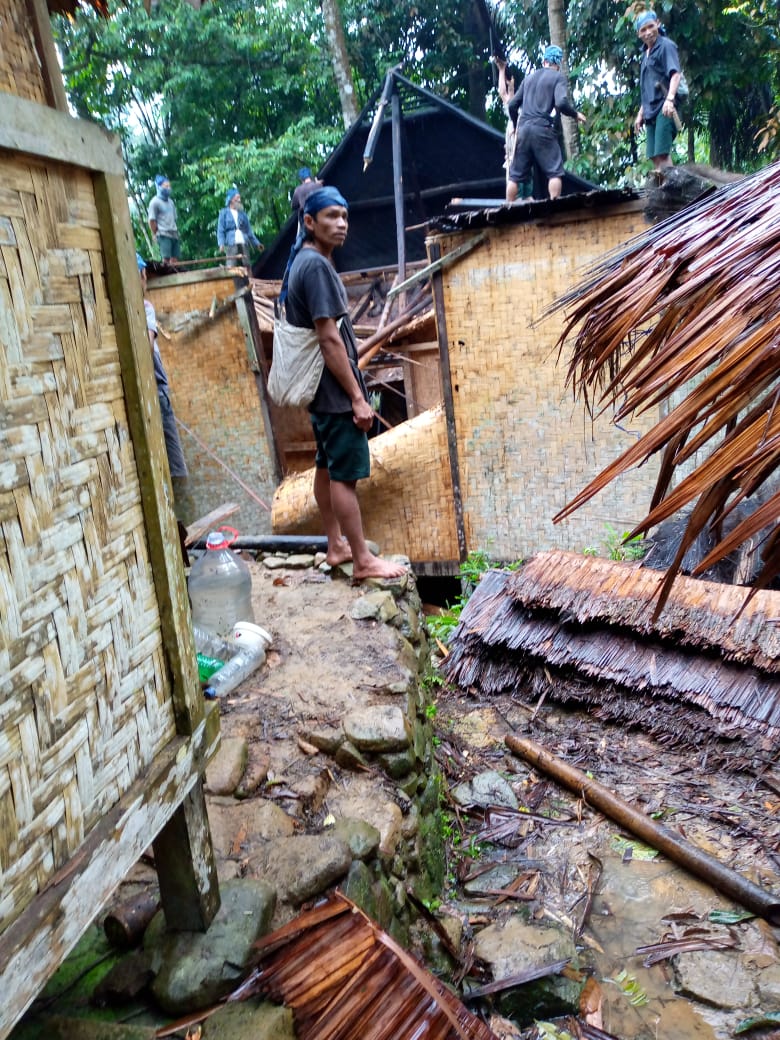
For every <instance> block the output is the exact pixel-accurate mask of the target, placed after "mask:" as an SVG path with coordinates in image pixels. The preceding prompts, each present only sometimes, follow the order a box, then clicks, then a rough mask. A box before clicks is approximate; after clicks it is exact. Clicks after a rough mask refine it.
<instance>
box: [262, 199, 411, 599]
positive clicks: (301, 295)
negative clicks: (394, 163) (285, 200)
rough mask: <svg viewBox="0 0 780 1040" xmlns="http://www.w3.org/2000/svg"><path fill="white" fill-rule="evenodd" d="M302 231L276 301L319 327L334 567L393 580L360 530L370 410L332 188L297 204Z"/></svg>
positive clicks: (341, 216) (321, 461) (323, 486)
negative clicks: (341, 272)
mask: <svg viewBox="0 0 780 1040" xmlns="http://www.w3.org/2000/svg"><path fill="white" fill-rule="evenodd" d="M303 225H304V236H305V237H303V236H302V237H300V238H299V240H298V241H297V242H296V244H295V246H294V247H293V253H292V256H291V262H290V264H288V269H287V272H286V273H285V278H284V281H283V283H282V293H281V299H282V301H283V303H284V306H285V308H286V312H287V320H288V322H289V323H290V324H291V325H297V326H299V327H301V328H309V329H316V330H317V338H318V340H319V345H320V350H321V351H322V356H323V358H324V361H325V368H324V370H323V373H322V377H321V379H320V384H319V386H318V388H317V393H316V394H315V396H314V400H313V401H312V403H311V404H310V405H309V412H310V413H311V424H312V427H313V429H314V437H315V440H316V443H317V455H316V458H315V467H316V469H315V476H314V498H315V500H316V502H317V506H318V508H319V511H320V514H321V515H322V521H323V525H324V528H325V534H326V536H327V539H328V551H327V555H326V561H327V563H329V564H330V565H331V566H332V567H335V566H338V565H339V564H341V563H346V562H348V561H349V560H351V561H352V573H353V576H354V577H355V578H357V579H360V578H398V577H400V576H401V575H402V574H403V573H404V572H405V571H406V568H405V567H404V566H402V565H401V564H397V563H391V562H390V561H389V560H383V559H381V558H380V557H378V556H374V554H373V553H372V552H371V550H370V549H369V548H368V545H367V543H366V538H365V535H364V533H363V520H362V517H361V515H360V505H359V503H358V497H357V490H356V487H357V482H358V480H361V479H363V478H365V477H367V476H368V475H369V472H370V455H369V451H368V438H367V436H366V434H367V432H368V430H370V429H371V426H372V424H373V422H374V412H373V409H372V408H371V405H370V404H369V403H368V393H367V392H366V384H365V382H364V380H363V374H362V373H361V371H360V369H359V368H358V352H357V342H356V340H355V333H354V330H353V328H352V323H351V321H350V319H349V306H348V301H347V293H346V290H345V288H344V285H343V283H342V281H341V279H340V278H339V276H338V274H337V273H336V268H335V267H334V266H333V262H332V259H331V258H332V256H333V251H334V249H336V248H337V247H338V246H341V245H343V244H344V241H345V239H346V237H347V227H348V206H347V202H346V199H344V197H343V196H342V195H341V193H340V192H339V191H338V189H337V188H333V187H330V186H329V187H324V188H319V189H318V190H317V191H315V192H312V194H311V195H309V196H308V198H307V199H306V202H305V204H304V207H303Z"/></svg>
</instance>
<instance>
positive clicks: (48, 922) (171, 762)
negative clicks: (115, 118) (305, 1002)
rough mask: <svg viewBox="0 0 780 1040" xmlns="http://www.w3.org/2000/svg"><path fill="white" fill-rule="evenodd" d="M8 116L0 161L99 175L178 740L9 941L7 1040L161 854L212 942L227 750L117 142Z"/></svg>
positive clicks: (18, 107)
mask: <svg viewBox="0 0 780 1040" xmlns="http://www.w3.org/2000/svg"><path fill="white" fill-rule="evenodd" d="M2 104H3V119H2V121H0V149H4V150H6V151H7V152H9V153H11V155H12V156H19V157H20V158H22V157H30V158H32V159H33V160H37V161H39V162H40V161H41V160H43V161H45V162H46V164H47V165H51V164H65V165H66V166H67V167H70V168H72V169H76V170H78V171H81V172H83V171H87V172H88V173H89V174H90V176H91V180H92V185H93V189H94V199H95V204H96V207H97V212H98V218H99V230H96V231H95V235H96V236H97V239H98V240H99V242H100V245H101V248H102V254H103V259H104V266H105V275H106V284H107V288H108V299H109V302H110V306H111V310H112V314H113V326H114V330H115V335H116V343H117V349H118V354H119V367H120V369H121V377H122V382H123V387H124V395H125V402H126V410H127V423H128V428H129V431H130V437H131V440H132V445H133V452H134V455H135V460H136V465H137V475H138V481H139V486H140V498H141V501H140V508H141V510H142V512H143V527H144V532H145V536H146V539H147V542H148V550H149V560H150V568H151V571H152V577H153V582H154V587H155V592H156V597H157V603H158V606H159V615H160V627H161V637H162V647H163V651H164V656H165V662H166V666H167V671H168V673H169V676H170V692H171V702H172V710H173V717H174V720H175V729H176V734H177V735H176V736H175V737H174V738H173V739H172V740H170V741H169V742H168V744H167V745H166V746H165V747H164V748H163V749H162V751H160V752H158V753H157V754H156V755H155V757H154V759H153V761H152V762H151V764H150V765H149V766H148V767H147V768H146V769H145V771H143V772H142V773H139V774H136V775H129V777H128V781H129V782H128V785H127V787H126V789H120V790H119V792H118V793H119V797H118V800H117V801H116V802H115V803H114V804H113V805H112V807H111V808H110V809H108V810H107V811H106V812H104V813H103V814H102V817H101V818H100V820H99V823H98V824H97V825H95V826H93V827H92V829H91V830H90V831H89V832H88V833H86V834H85V835H84V839H83V841H82V842H81V844H80V846H79V848H78V850H77V852H76V853H75V854H74V855H73V856H71V858H70V860H69V861H68V862H67V863H65V864H64V865H63V866H62V867H61V869H60V870H59V871H58V872H57V873H56V874H54V875H53V876H51V877H49V878H47V879H46V880H45V883H44V884H43V887H42V888H41V889H40V890H39V891H38V892H37V894H35V895H34V896H33V898H32V899H31V900H30V902H29V903H28V904H27V905H26V906H25V907H24V908H21V909H20V910H19V912H18V913H17V914H16V915H15V917H14V919H13V921H12V923H11V924H9V925H8V927H6V928H5V930H4V931H3V932H2V934H0V990H1V991H2V993H3V999H2V1002H0V1038H3V1037H5V1036H7V1035H8V1033H9V1032H10V1030H11V1028H12V1027H13V1025H14V1023H15V1022H16V1021H17V1020H18V1019H19V1017H20V1016H21V1014H22V1013H23V1012H24V1010H25V1009H26V1007H28V1006H29V1004H30V1003H31V1002H32V1000H33V999H34V998H35V996H36V995H37V993H38V992H39V991H40V989H41V988H42V987H43V985H44V984H45V982H46V980H47V979H48V978H49V977H50V976H51V974H52V973H53V972H54V971H55V970H56V968H57V967H58V966H59V965H60V963H61V962H62V960H63V959H64V958H65V956H66V955H67V954H68V952H69V951H70V950H71V949H72V948H73V946H74V945H75V943H76V942H77V941H78V939H79V937H80V936H81V934H82V933H83V932H84V931H85V930H86V928H87V927H88V926H89V924H90V923H91V922H92V920H94V918H95V915H96V913H97V912H98V910H99V908H100V907H101V906H102V905H103V904H104V903H105V902H106V900H107V899H108V897H109V896H110V895H111V893H112V892H113V891H114V889H115V888H116V887H117V885H118V884H119V883H120V881H121V880H122V878H123V877H124V876H125V875H126V874H127V872H128V871H129V870H130V868H131V867H132V866H133V864H134V863H135V862H136V860H137V859H138V857H139V856H140V855H141V853H142V852H143V851H144V849H146V848H147V847H148V846H149V845H150V844H153V845H154V851H155V860H156V866H157V873H158V878H159V882H160V892H161V898H162V903H163V909H164V912H165V917H166V921H167V924H168V926H169V927H171V928H173V929H178V930H203V929H205V928H206V927H208V924H209V923H210V921H211V920H212V918H213V916H214V914H215V913H216V910H217V908H218V906H219V890H218V885H217V877H216V867H215V862H214V856H213V850H212V847H211V839H210V833H209V826H208V818H207V816H206V809H205V800H204V796H203V791H202V782H201V778H202V774H203V771H204V769H205V765H206V762H207V761H208V759H209V758H210V757H211V755H213V753H214V751H215V750H216V747H217V744H218V738H219V717H218V712H216V711H214V710H210V711H207V710H206V708H205V704H204V701H203V698H202V695H201V692H200V686H199V683H198V677H197V668H196V662H195V648H194V645H193V639H192V631H191V627H190V623H189V607H188V602H187V589H186V583H185V578H184V571H183V567H182V561H181V555H180V549H179V541H178V537H177V532H176V526H175V518H174V515H173V511H172V507H171V501H172V493H171V489H170V478H169V475H168V468H167V461H166V455H165V446H164V440H163V435H162V421H161V418H160V412H159V409H158V408H157V407H156V403H157V392H156V383H155V380H154V372H153V365H152V358H151V353H150V351H149V349H148V342H149V341H148V336H147V332H146V322H145V319H144V315H143V311H142V309H141V307H140V306H139V298H140V294H138V293H128V292H127V288H128V287H129V286H132V285H134V284H135V283H136V282H137V279H138V271H137V265H136V261H135V246H134V243H133V236H132V229H131V225H130V215H129V212H128V208H127V197H126V193H125V187H124V171H123V166H122V160H121V155H120V151H119V145H118V141H117V139H116V138H114V137H111V136H109V135H108V134H106V133H104V132H103V131H102V130H100V129H99V128H97V127H95V126H93V125H92V124H90V123H87V122H84V121H81V120H76V119H72V118H71V117H70V116H68V115H66V114H64V113H63V112H59V111H57V110H55V109H54V108H48V107H45V106H42V105H40V104H36V103H34V102H31V101H27V100H25V99H23V98H19V97H15V96H14V95H10V94H3V95H2ZM134 297H135V299H134Z"/></svg>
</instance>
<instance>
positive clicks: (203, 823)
mask: <svg viewBox="0 0 780 1040" xmlns="http://www.w3.org/2000/svg"><path fill="white" fill-rule="evenodd" d="M95 200H96V203H97V208H98V213H99V215H100V228H101V233H102V236H103V251H104V255H105V263H106V282H107V285H108V291H109V295H110V297H111V306H112V310H113V313H114V325H115V328H116V337H117V345H118V347H119V357H120V364H121V366H122V379H123V382H124V387H125V399H126V401H127V418H128V424H129V426H130V432H131V435H132V438H133V444H134V447H135V452H136V458H137V462H138V476H139V481H140V484H141V500H142V504H143V510H144V518H145V527H146V531H147V537H148V539H149V554H150V557H151V561H152V569H153V576H154V582H155V588H156V590H157V599H158V603H159V605H160V624H161V628H162V636H163V645H164V647H165V653H166V658H167V661H168V665H169V669H170V675H171V690H172V698H173V707H174V714H175V718H176V729H177V731H178V732H179V733H180V734H183V735H187V736H189V735H190V734H192V733H193V732H194V730H195V728H196V727H197V726H198V725H199V724H200V723H201V722H202V720H203V717H204V711H205V707H204V704H205V702H204V700H203V694H202V693H201V689H200V683H199V681H198V669H197V662H196V656H195V644H194V641H193V636H192V627H191V624H190V612H189V600H188V597H187V584H186V580H185V576H184V569H183V566H182V559H181V551H180V548H179V539H178V534H177V530H176V517H175V516H174V513H173V491H172V489H171V485H170V476H169V472H168V466H167V460H166V455H165V440H164V438H163V432H162V417H161V415H160V410H159V408H158V407H157V385H156V382H155V378H154V368H153V363H152V354H151V351H150V349H149V339H148V336H147V332H146V321H145V319H144V315H143V308H142V303H143V297H142V293H141V287H140V280H139V276H138V266H137V264H136V260H135V247H134V243H133V235H132V228H131V225H130V213H129V210H128V208H127V197H126V194H125V185H124V178H123V177H121V176H117V175H115V174H102V175H100V174H99V175H98V176H97V177H96V178H95ZM135 285H137V286H138V290H137V292H136V291H135V290H134V288H133V287H134V286H135ZM202 783H203V780H202V777H201V778H200V779H199V780H198V781H197V783H196V785H195V787H194V788H193V790H192V791H190V793H189V794H188V795H187V796H186V797H185V800H184V802H183V803H182V804H181V805H179V806H178V808H176V809H175V810H174V813H173V815H172V817H171V818H170V820H169V822H168V823H167V824H166V826H165V827H164V829H163V831H162V832H161V834H160V835H159V836H158V837H157V839H156V841H155V843H154V844H155V849H158V848H159V849H161V850H164V854H160V855H157V856H156V857H155V865H156V868H157V876H158V878H159V880H160V893H161V896H162V903H163V911H164V912H165V919H166V921H167V923H168V926H169V927H170V928H173V929H178V930H181V931H197V930H203V931H205V930H206V928H208V926H209V924H210V923H211V921H212V920H213V918H214V915H215V914H216V912H217V910H218V909H219V885H218V883H217V869H216V862H215V859H214V850H213V848H212V844H211V833H210V831H209V822H208V817H207V815H206V805H205V800H204V798H203V794H202ZM150 837H153V836H152V835H150Z"/></svg>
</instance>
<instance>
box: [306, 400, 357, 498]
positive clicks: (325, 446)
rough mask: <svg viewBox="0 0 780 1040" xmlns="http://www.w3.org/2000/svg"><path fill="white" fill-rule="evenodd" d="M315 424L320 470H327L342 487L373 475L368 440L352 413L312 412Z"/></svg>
mask: <svg viewBox="0 0 780 1040" xmlns="http://www.w3.org/2000/svg"><path fill="white" fill-rule="evenodd" d="M311 425H312V428H313V430H314V439H315V440H316V442H317V457H316V458H315V460H314V465H315V466H316V467H317V469H327V471H328V475H329V477H330V479H331V480H337V481H339V483H342V484H351V483H352V482H353V481H355V480H362V479H363V478H364V477H367V476H368V475H369V473H370V472H371V456H370V455H369V453H368V437H366V435H365V433H364V432H363V430H360V429H358V427H357V426H355V423H354V422H353V419H352V412H339V413H338V414H337V415H323V414H322V413H318V414H316V415H315V414H313V413H312V416H311Z"/></svg>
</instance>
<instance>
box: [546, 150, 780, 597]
mask: <svg viewBox="0 0 780 1040" xmlns="http://www.w3.org/2000/svg"><path fill="white" fill-rule="evenodd" d="M560 308H565V309H566V314H567V320H566V325H565V328H564V331H563V334H562V336H561V338H560V341H559V350H560V351H563V348H564V346H565V344H566V343H567V341H568V340H569V339H570V337H571V336H572V335H574V336H575V339H574V347H573V350H572V352H571V357H570V360H569V364H568V375H567V385H569V386H571V387H572V389H573V390H574V392H575V395H577V396H581V397H582V398H583V399H584V401H585V403H586V405H587V407H588V409H589V411H590V413H591V415H596V414H599V413H601V412H603V411H606V410H607V409H614V411H615V421H616V422H620V421H621V420H622V419H624V418H626V417H627V416H629V415H631V414H639V413H642V412H645V411H647V410H648V409H650V408H657V407H658V406H659V405H662V406H664V409H662V413H664V412H665V414H663V417H662V418H661V420H660V421H659V422H658V423H657V424H656V425H655V426H653V427H652V428H651V429H650V430H649V431H648V432H647V433H646V434H645V435H644V436H643V437H641V439H640V440H639V441H638V442H637V443H636V444H634V445H633V446H632V447H631V448H629V449H628V450H627V451H625V452H624V453H623V454H622V455H621V456H620V457H619V458H618V459H617V460H616V461H615V462H613V463H612V464H611V465H610V466H608V467H607V468H606V469H604V470H603V471H602V472H601V473H599V474H598V476H597V477H596V478H595V479H594V480H592V481H591V482H590V483H589V484H588V485H587V487H585V488H584V489H583V490H582V491H581V492H580V493H579V494H578V495H577V496H576V497H575V498H574V499H573V500H572V501H571V502H569V503H568V504H567V505H566V507H565V508H564V509H563V510H561V512H560V513H558V515H557V516H556V517H555V520H556V521H559V520H561V519H563V518H564V517H566V516H568V515H569V514H571V513H572V512H574V510H576V509H578V508H579V507H580V506H582V505H583V504H584V503H585V502H587V501H588V500H589V499H591V498H592V497H593V496H594V495H596V494H597V493H598V492H599V491H601V490H602V489H603V488H604V487H606V485H608V484H609V483H610V481H612V480H614V479H615V478H616V477H617V476H618V475H620V474H622V473H624V472H625V471H626V470H628V469H630V468H631V467H633V466H636V465H640V464H642V463H643V462H645V461H646V460H648V459H649V458H650V457H651V456H652V455H654V454H655V453H656V452H662V461H661V466H660V472H659V475H658V480H657V484H656V488H655V493H654V496H653V500H652V502H651V503H650V511H649V512H648V514H647V516H646V517H645V518H644V519H643V520H642V521H641V522H640V523H639V524H637V526H636V528H635V529H634V530H633V531H632V532H631V533H630V535H629V536H628V537H634V536H636V535H638V534H646V533H648V532H649V531H650V529H651V528H653V527H655V526H656V525H657V524H659V523H660V522H661V521H663V520H665V519H667V518H668V517H670V516H672V515H673V514H675V513H677V512H678V511H679V510H681V509H682V508H683V507H686V506H689V505H691V504H692V508H691V512H690V516H689V518H688V522H687V526H686V528H685V532H684V534H683V537H682V540H681V543H680V546H679V548H678V551H677V554H676V556H675V558H674V560H673V561H672V563H671V565H670V567H669V568H668V570H667V573H666V578H665V580H664V582H663V583H662V585H661V586H660V590H659V599H658V602H657V604H656V617H657V616H658V614H659V613H660V611H661V610H662V609H663V604H664V603H665V602H666V599H667V598H668V596H669V592H670V589H671V587H672V583H673V582H674V578H675V576H676V574H677V573H678V571H679V569H680V564H681V561H682V559H683V557H684V555H685V553H686V551H687V549H688V548H689V546H690V545H692V543H693V542H694V541H695V540H696V538H697V537H698V536H699V535H700V534H701V533H702V532H703V531H704V530H705V529H706V528H708V527H709V528H711V529H712V530H713V531H714V532H715V535H716V537H715V543H716V544H715V546H714V548H712V550H711V551H710V552H709V553H708V554H707V556H706V557H705V558H704V559H703V560H701V561H700V563H699V564H698V566H697V567H696V568H695V570H694V571H693V572H692V573H694V574H701V573H703V572H704V571H706V570H707V569H708V568H709V567H710V566H712V565H713V564H714V563H716V562H717V561H718V560H720V559H722V558H723V557H725V556H726V555H727V554H728V553H730V552H732V551H733V550H734V549H735V548H736V547H738V546H740V545H742V544H744V543H746V542H748V541H749V540H750V539H753V538H755V537H756V536H757V535H758V534H759V532H763V531H764V530H765V529H766V528H769V530H768V532H767V533H765V534H764V535H763V536H762V551H761V560H762V566H761V568H760V571H759V574H758V577H757V579H756V582H755V588H763V587H766V586H767V585H768V584H769V583H770V582H771V581H772V579H773V578H774V577H776V576H777V575H778V573H780V527H778V523H777V520H778V517H780V490H777V489H775V488H773V487H772V488H771V489H770V493H769V494H767V493H766V492H767V487H768V483H767V482H769V481H770V480H771V478H772V475H773V474H774V471H775V469H776V468H777V466H778V462H780V408H778V391H779V390H780V365H778V356H779V354H780V163H776V164H774V165H772V166H770V167H767V169H765V170H764V171H762V172H761V173H757V174H755V175H753V176H752V177H749V178H744V179H742V180H740V181H737V182H735V183H733V184H730V185H728V186H727V187H724V188H722V189H721V190H719V191H718V192H716V193H715V194H713V195H711V196H707V197H705V198H703V199H701V200H699V201H698V202H696V203H695V204H694V205H692V206H690V207H689V208H687V209H685V210H683V211H682V212H680V213H678V214H677V215H675V216H674V217H671V218H669V219H668V220H665V221H664V222H663V223H661V224H658V225H656V226H655V227H653V228H652V229H650V230H648V231H647V232H646V233H644V234H642V235H640V236H639V237H637V238H635V239H634V240H632V241H631V242H630V243H629V244H628V245H627V246H624V247H623V248H622V249H621V250H620V251H617V252H615V253H612V254H610V255H609V256H608V257H607V258H606V259H605V260H604V261H603V262H602V264H601V265H599V266H598V267H597V268H596V269H595V270H594V271H593V272H592V273H591V275H590V276H589V278H588V279H587V280H586V281H585V282H583V283H582V284H581V285H579V286H577V287H575V288H574V289H573V290H572V291H571V292H569V293H568V294H566V295H565V296H564V297H562V298H560V299H559V300H557V301H556V303H555V305H554V308H553V309H554V310H557V309H560ZM575 330H576V334H575ZM762 487H763V488H764V496H763V497H764V499H765V501H763V502H762V503H761V504H760V505H757V506H754V507H753V508H750V501H749V500H750V498H751V496H754V495H755V494H756V492H757V491H759V489H761V488H762ZM738 506H739V507H740V509H741V510H742V511H743V512H744V513H745V515H744V516H742V518H741V519H740V521H739V522H738V523H736V525H735V526H734V527H733V529H732V530H731V531H730V532H729V533H728V534H724V533H723V530H722V525H723V523H724V521H725V520H726V518H727V517H728V516H729V514H730V513H732V511H734V510H735V509H736V508H737V507H738ZM750 595H752V592H751V593H750ZM748 598H749V596H748Z"/></svg>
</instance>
